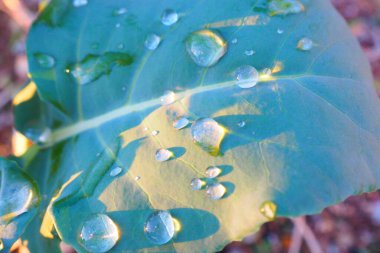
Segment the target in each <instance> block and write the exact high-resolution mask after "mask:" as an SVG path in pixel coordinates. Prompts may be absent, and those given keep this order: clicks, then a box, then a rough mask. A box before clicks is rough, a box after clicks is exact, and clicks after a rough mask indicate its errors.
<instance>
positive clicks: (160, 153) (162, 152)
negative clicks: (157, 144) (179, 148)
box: [155, 148, 174, 162]
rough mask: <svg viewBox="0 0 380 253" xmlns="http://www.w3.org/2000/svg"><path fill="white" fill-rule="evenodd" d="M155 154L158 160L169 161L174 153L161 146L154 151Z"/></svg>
mask: <svg viewBox="0 0 380 253" xmlns="http://www.w3.org/2000/svg"><path fill="white" fill-rule="evenodd" d="M155 156H156V160H157V161H158V162H166V161H169V160H170V159H171V158H172V157H173V156H174V154H173V152H171V151H170V150H167V149H163V148H161V149H159V150H157V151H156V155H155Z"/></svg>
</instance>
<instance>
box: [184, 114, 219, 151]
mask: <svg viewBox="0 0 380 253" xmlns="http://www.w3.org/2000/svg"><path fill="white" fill-rule="evenodd" d="M191 135H192V137H193V140H194V142H195V143H197V144H198V145H200V146H201V147H202V148H203V149H204V150H205V151H207V152H209V153H210V154H211V155H214V156H216V155H218V154H219V150H220V145H221V143H222V141H223V139H224V137H225V135H226V131H225V129H224V128H223V127H222V126H220V125H219V124H218V122H216V121H215V120H213V119H210V118H201V119H198V120H197V121H195V122H194V123H193V125H192V126H191Z"/></svg>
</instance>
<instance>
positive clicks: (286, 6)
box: [268, 0, 305, 16]
mask: <svg viewBox="0 0 380 253" xmlns="http://www.w3.org/2000/svg"><path fill="white" fill-rule="evenodd" d="M268 10H269V15H271V16H274V15H289V14H297V13H300V12H302V11H304V10H305V7H304V6H303V4H302V3H301V2H300V1H299V0H270V1H269V5H268Z"/></svg>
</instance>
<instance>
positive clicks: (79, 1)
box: [73, 0, 88, 7]
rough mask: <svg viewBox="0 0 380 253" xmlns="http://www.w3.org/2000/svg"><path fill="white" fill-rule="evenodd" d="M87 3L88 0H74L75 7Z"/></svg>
mask: <svg viewBox="0 0 380 253" xmlns="http://www.w3.org/2000/svg"><path fill="white" fill-rule="evenodd" d="M87 4H88V1H87V0H73V5H74V7H81V6H84V5H87Z"/></svg>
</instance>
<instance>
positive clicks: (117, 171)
mask: <svg viewBox="0 0 380 253" xmlns="http://www.w3.org/2000/svg"><path fill="white" fill-rule="evenodd" d="M122 171H123V168H121V167H115V168H113V169H112V170H111V172H110V176H111V177H117V176H118V175H120V173H121V172H122Z"/></svg>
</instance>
